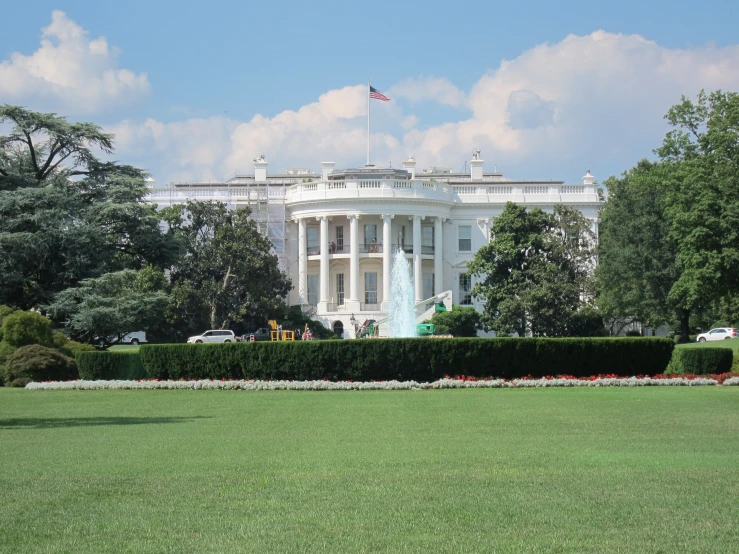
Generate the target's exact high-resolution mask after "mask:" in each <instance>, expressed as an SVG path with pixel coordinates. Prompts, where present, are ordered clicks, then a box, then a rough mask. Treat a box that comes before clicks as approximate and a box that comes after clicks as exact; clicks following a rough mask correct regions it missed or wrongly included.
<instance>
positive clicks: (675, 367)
mask: <svg viewBox="0 0 739 554" xmlns="http://www.w3.org/2000/svg"><path fill="white" fill-rule="evenodd" d="M733 363H734V351H733V350H732V349H731V348H726V347H721V346H717V347H715V348H713V347H709V348H677V349H675V351H674V352H673V354H672V359H671V360H670V364H669V365H668V367H667V373H692V374H693V375H710V374H714V373H727V372H729V371H731V370H732V364H733Z"/></svg>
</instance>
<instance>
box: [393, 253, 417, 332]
mask: <svg viewBox="0 0 739 554" xmlns="http://www.w3.org/2000/svg"><path fill="white" fill-rule="evenodd" d="M414 306H415V301H414V291H413V279H412V278H411V270H410V267H409V265H408V262H407V260H406V259H405V252H403V251H402V250H401V249H398V251H397V252H396V253H395V256H393V266H392V270H391V274H390V300H389V302H388V322H387V323H388V336H389V337H390V338H405V337H415V336H417V332H416V310H415V307H414Z"/></svg>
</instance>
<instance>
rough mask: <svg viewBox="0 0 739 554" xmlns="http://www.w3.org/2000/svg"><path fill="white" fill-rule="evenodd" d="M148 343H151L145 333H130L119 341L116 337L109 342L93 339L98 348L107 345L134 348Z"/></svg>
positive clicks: (101, 338) (100, 338) (97, 338)
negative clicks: (130, 345) (126, 345)
mask: <svg viewBox="0 0 739 554" xmlns="http://www.w3.org/2000/svg"><path fill="white" fill-rule="evenodd" d="M147 342H149V341H148V340H147V339H146V332H145V331H134V332H133V333H128V334H127V335H123V336H122V337H119V338H118V340H116V339H115V337H113V338H112V339H111V338H109V339H108V340H106V339H105V338H104V337H95V338H94V339H92V343H93V344H97V345H98V346H105V345H106V344H132V345H134V346H138V345H139V344H146V343H147Z"/></svg>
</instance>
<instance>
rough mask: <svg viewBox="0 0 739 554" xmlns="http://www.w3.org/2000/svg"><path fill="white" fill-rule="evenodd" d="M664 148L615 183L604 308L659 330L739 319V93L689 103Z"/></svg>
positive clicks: (607, 222)
mask: <svg viewBox="0 0 739 554" xmlns="http://www.w3.org/2000/svg"><path fill="white" fill-rule="evenodd" d="M665 118H666V119H667V121H668V123H669V124H670V125H671V126H672V127H673V129H672V130H671V131H669V132H668V133H667V135H666V137H665V139H664V141H663V143H662V146H661V147H660V148H658V149H657V150H655V152H656V153H657V154H658V156H659V158H660V160H659V162H658V163H655V164H650V163H648V162H640V164H639V165H637V167H636V168H634V169H632V170H630V171H629V172H627V173H625V174H624V175H623V177H622V178H621V179H611V180H609V182H608V187H609V191H610V197H609V200H608V202H607V203H606V206H605V207H604V210H603V225H602V233H601V247H600V261H601V268H600V269H599V270H598V283H599V287H600V291H601V300H600V303H601V305H602V307H603V309H604V311H606V312H608V313H610V314H611V315H617V316H634V317H636V318H639V319H641V320H642V321H644V322H646V323H649V324H652V325H658V324H660V323H663V322H665V321H668V322H670V321H677V322H678V327H679V333H680V340H681V341H687V340H688V335H689V333H690V329H691V317H694V318H695V317H696V316H697V317H699V318H701V319H706V318H710V317H713V316H714V314H722V316H725V317H727V318H728V319H730V320H732V321H735V320H736V318H738V317H739V303H738V302H737V300H736V293H735V291H736V290H737V286H739V95H737V94H736V93H724V92H721V91H718V92H714V93H711V94H705V93H704V92H701V93H700V94H699V95H698V97H697V99H696V101H695V102H694V101H692V100H690V99H688V98H685V97H683V98H682V101H681V102H680V104H677V105H675V106H673V107H672V108H670V110H669V111H668V113H667V115H666V116H665Z"/></svg>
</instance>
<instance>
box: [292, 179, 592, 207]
mask: <svg viewBox="0 0 739 554" xmlns="http://www.w3.org/2000/svg"><path fill="white" fill-rule="evenodd" d="M438 179H439V180H438V181H429V180H418V179H416V180H412V181H408V180H392V179H377V180H367V179H362V180H356V181H343V182H341V183H340V184H339V183H337V182H334V181H328V182H326V181H320V182H317V183H298V184H295V185H293V186H291V187H289V188H288V190H287V193H286V201H287V202H288V203H292V202H304V201H311V202H312V201H316V200H324V199H326V200H339V199H346V200H351V199H355V198H404V199H418V200H433V201H443V202H461V203H480V202H489V203H494V204H500V203H505V202H508V201H513V202H529V201H530V202H542V201H546V202H559V201H562V200H564V201H569V202H600V199H599V198H598V192H597V187H596V186H595V185H592V184H587V185H564V184H562V183H560V182H554V181H551V182H548V181H516V182H506V181H502V180H501V181H497V182H496V180H495V179H486V180H483V181H482V182H477V180H476V179H467V178H460V177H450V178H449V180H450V181H451V183H449V182H446V181H444V180H442V179H444V177H443V176H438Z"/></svg>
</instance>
